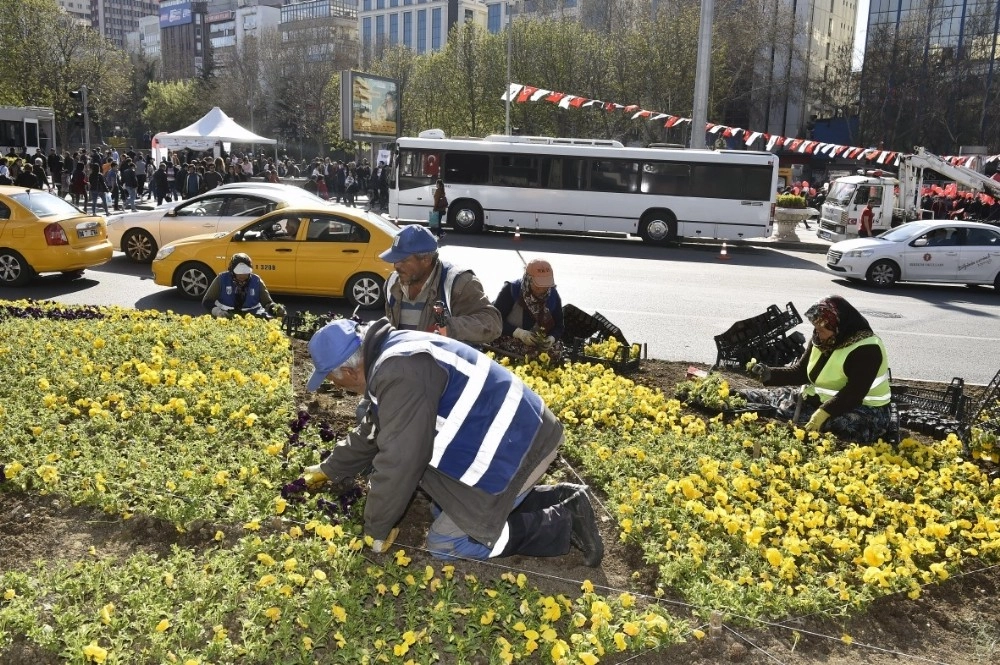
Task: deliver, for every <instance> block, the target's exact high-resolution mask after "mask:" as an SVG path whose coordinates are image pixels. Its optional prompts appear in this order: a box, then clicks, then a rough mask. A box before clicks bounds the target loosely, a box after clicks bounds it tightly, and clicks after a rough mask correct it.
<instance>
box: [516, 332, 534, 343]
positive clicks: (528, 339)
mask: <svg viewBox="0 0 1000 665" xmlns="http://www.w3.org/2000/svg"><path fill="white" fill-rule="evenodd" d="M514 339H516V340H518V341H520V342H521V343H523V344H527V345H528V346H534V345H535V336H534V335H532V334H531V333H530V332H528V331H527V330H525V329H524V328H515V329H514Z"/></svg>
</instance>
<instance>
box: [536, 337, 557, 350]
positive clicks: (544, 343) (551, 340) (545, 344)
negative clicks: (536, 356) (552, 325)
mask: <svg viewBox="0 0 1000 665" xmlns="http://www.w3.org/2000/svg"><path fill="white" fill-rule="evenodd" d="M555 343H556V338H555V337H553V336H552V335H549V336H548V337H546V338H545V339H543V340H541V341H540V342H539V343H538V346H539V347H541V348H542V349H545V350H546V351H548V350H549V349H551V348H552V345H553V344H555Z"/></svg>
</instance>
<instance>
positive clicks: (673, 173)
mask: <svg viewBox="0 0 1000 665" xmlns="http://www.w3.org/2000/svg"><path fill="white" fill-rule="evenodd" d="M690 182H691V167H690V166H689V165H688V164H676V163H669V162H659V163H654V162H647V163H646V164H643V167H642V184H641V186H640V191H641V192H642V193H643V194H658V195H660V196H683V195H684V194H685V193H686V191H685V190H686V189H687V188H688V186H689V185H690Z"/></svg>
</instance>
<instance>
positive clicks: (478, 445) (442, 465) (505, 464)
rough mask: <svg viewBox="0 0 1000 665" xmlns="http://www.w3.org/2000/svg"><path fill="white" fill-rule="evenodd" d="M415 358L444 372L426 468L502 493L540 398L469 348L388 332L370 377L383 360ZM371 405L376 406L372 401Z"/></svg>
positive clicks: (536, 419)
mask: <svg viewBox="0 0 1000 665" xmlns="http://www.w3.org/2000/svg"><path fill="white" fill-rule="evenodd" d="M415 353H427V354H429V355H430V356H431V357H432V358H433V359H434V361H435V362H436V363H437V364H438V365H439V366H440V367H441V368H442V369H444V370H445V371H447V372H448V384H447V386H446V387H445V391H444V394H443V395H442V396H441V400H440V402H439V403H438V411H437V425H436V427H435V434H434V452H433V455H432V457H431V462H430V465H431V466H432V467H434V468H435V469H437V470H438V471H440V472H441V473H443V474H445V475H447V476H450V477H452V478H454V479H455V480H457V481H459V482H461V483H463V484H465V485H469V486H471V487H476V488H479V489H481V490H483V491H485V492H489V493H490V494H499V493H500V492H502V491H504V490H505V489H506V488H507V487H508V485H510V482H511V479H512V478H513V477H514V475H515V474H516V473H517V470H518V468H519V467H520V465H521V461H522V460H523V459H524V456H525V454H526V453H527V452H528V449H529V448H530V447H531V442H532V440H533V439H534V438H535V435H536V434H537V433H538V430H539V428H540V427H541V424H542V413H543V412H544V410H545V405H544V404H543V403H542V399H541V398H540V397H539V396H538V395H536V394H535V393H533V392H532V391H531V389H530V388H528V387H527V386H526V385H524V383H523V382H522V381H521V380H520V379H519V378H517V377H516V376H514V375H513V374H512V373H510V372H509V371H507V370H506V369H504V368H503V367H501V366H500V365H499V364H497V363H495V362H493V361H492V360H490V358H489V357H487V356H485V355H483V354H481V353H479V352H478V351H476V350H475V349H473V348H471V347H469V346H466V345H465V344H462V343H461V342H456V341H455V340H452V339H448V338H447V337H442V336H440V335H431V334H427V333H421V332H414V331H408V330H396V331H393V332H390V333H389V335H388V336H387V338H386V341H385V344H384V346H383V347H382V353H381V354H380V355H379V357H378V360H376V361H375V364H374V366H373V367H372V370H371V376H374V375H375V374H376V373H377V372H378V370H379V367H381V365H382V363H383V362H385V361H386V360H387V359H389V358H395V357H399V356H409V355H413V354H415ZM372 402H373V403H374V404H375V405H376V406H377V405H378V402H377V399H376V398H375V397H374V396H372Z"/></svg>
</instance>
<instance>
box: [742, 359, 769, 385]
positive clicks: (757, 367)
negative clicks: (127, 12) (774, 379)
mask: <svg viewBox="0 0 1000 665" xmlns="http://www.w3.org/2000/svg"><path fill="white" fill-rule="evenodd" d="M747 371H749V372H750V374H751V375H752V376H753V377H754V378H756V379H757V380H758V381H760V382H761V383H764V382H766V381H769V380H770V379H771V368H770V367H768V366H767V365H765V364H764V363H761V362H757V359H756V358H753V359H751V360H750V362H748V363H747Z"/></svg>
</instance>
